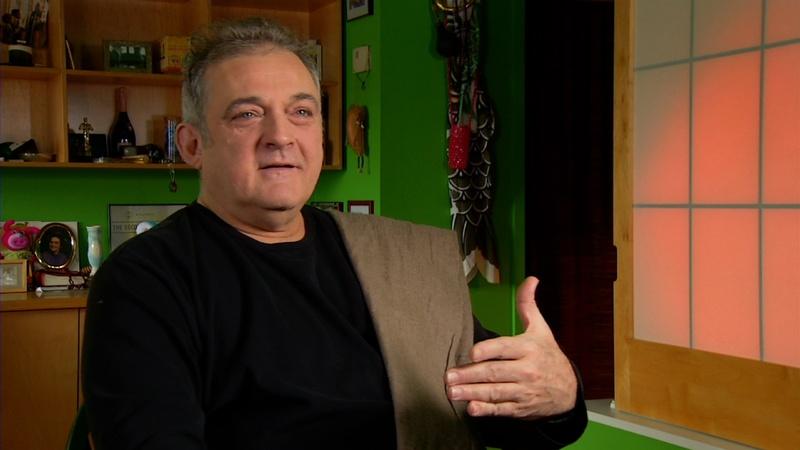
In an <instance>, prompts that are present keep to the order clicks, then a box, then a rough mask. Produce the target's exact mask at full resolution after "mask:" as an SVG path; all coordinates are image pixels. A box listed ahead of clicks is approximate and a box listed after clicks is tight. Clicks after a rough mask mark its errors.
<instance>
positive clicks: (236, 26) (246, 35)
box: [181, 17, 320, 139]
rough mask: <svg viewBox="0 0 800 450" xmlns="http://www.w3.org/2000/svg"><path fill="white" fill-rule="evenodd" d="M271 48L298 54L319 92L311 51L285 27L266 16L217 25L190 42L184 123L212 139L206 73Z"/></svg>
mask: <svg viewBox="0 0 800 450" xmlns="http://www.w3.org/2000/svg"><path fill="white" fill-rule="evenodd" d="M270 45H271V46H274V47H276V48H280V49H283V50H287V51H290V52H292V53H294V54H295V55H297V57H298V58H300V61H302V62H303V64H304V65H305V66H306V68H307V69H308V72H309V73H310V74H311V77H312V78H313V79H314V83H315V84H316V86H317V90H319V88H320V82H319V68H318V67H317V65H316V61H315V59H314V58H313V57H312V56H311V54H310V53H309V48H308V47H307V46H306V45H305V44H304V43H303V42H302V41H300V40H299V39H298V38H297V37H296V36H295V35H294V34H293V33H292V32H291V31H289V30H288V29H287V28H286V27H284V26H283V25H280V24H278V23H277V22H274V21H271V20H269V19H265V18H263V17H251V18H247V19H243V20H230V21H221V22H214V23H211V24H209V25H207V26H206V27H204V28H201V29H200V30H198V31H196V32H195V33H194V34H192V37H191V39H190V41H189V52H188V54H187V55H186V58H185V59H184V61H183V74H184V79H183V89H182V94H183V95H182V105H181V106H182V108H183V120H184V121H185V122H188V123H190V124H192V125H194V126H196V127H198V128H199V129H200V131H201V133H202V135H203V138H204V139H206V138H208V133H207V127H206V123H205V119H204V109H205V108H204V106H205V100H206V89H205V88H206V86H205V82H204V77H205V73H206V71H207V70H208V68H209V67H210V66H211V65H212V64H214V63H217V62H219V61H222V60H225V59H228V58H233V57H236V56H241V55H246V54H251V53H256V52H258V51H260V50H262V49H263V48H264V46H270Z"/></svg>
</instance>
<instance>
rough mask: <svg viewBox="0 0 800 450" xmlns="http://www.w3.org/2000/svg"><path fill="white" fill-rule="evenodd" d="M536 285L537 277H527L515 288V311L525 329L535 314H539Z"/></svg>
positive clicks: (532, 321) (537, 282) (537, 283)
mask: <svg viewBox="0 0 800 450" xmlns="http://www.w3.org/2000/svg"><path fill="white" fill-rule="evenodd" d="M538 285H539V279H538V278H536V277H527V278H525V281H523V282H522V284H520V285H519V288H517V311H518V312H519V317H520V319H522V325H523V328H524V329H525V330H527V329H528V327H530V325H531V323H534V322H535V321H536V316H537V315H538V316H541V314H540V313H539V307H538V306H536V286H538Z"/></svg>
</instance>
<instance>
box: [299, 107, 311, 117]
mask: <svg viewBox="0 0 800 450" xmlns="http://www.w3.org/2000/svg"><path fill="white" fill-rule="evenodd" d="M295 113H296V114H297V115H298V116H300V117H311V116H313V115H314V113H313V112H312V111H311V110H310V109H307V108H299V109H298V110H297V111H296V112H295Z"/></svg>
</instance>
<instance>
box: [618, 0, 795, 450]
mask: <svg viewBox="0 0 800 450" xmlns="http://www.w3.org/2000/svg"><path fill="white" fill-rule="evenodd" d="M635 3H636V2H635V0H617V1H616V2H615V13H614V14H615V24H614V33H615V36H614V40H615V44H614V45H615V49H614V52H615V62H614V66H615V67H614V69H615V73H614V87H615V92H614V111H615V115H614V148H615V158H614V178H615V182H614V241H615V245H616V246H617V249H618V255H619V256H618V277H617V282H616V285H615V293H614V296H615V306H614V349H615V357H614V367H615V400H616V406H617V408H618V409H619V410H621V411H625V412H629V413H633V414H639V415H642V416H647V417H651V418H654V419H657V420H662V421H665V422H668V423H671V424H675V425H680V426H685V427H687V428H691V429H694V430H697V431H701V432H705V433H709V434H712V435H716V436H719V437H722V438H725V439H730V440H734V441H738V442H741V443H744V444H747V445H753V446H757V447H763V448H790V447H791V448H798V447H800V369H798V368H794V367H788V366H782V365H778V364H772V363H767V362H762V361H755V360H749V359H744V358H737V357H733V356H726V355H721V354H716V353H710V352H705V351H700V350H693V349H689V348H681V347H676V346H671V345H665V344H658V343H653V342H647V341H642V340H638V339H635V338H634V328H633V327H634V320H633V318H634V315H633V308H634V298H633V239H634V236H633V120H634V115H633V114H634V111H633V105H634V99H633V94H634V89H633V87H634V86H633V79H634V78H633V49H634V44H635V42H634V36H635V34H634V19H635V9H634V8H635Z"/></svg>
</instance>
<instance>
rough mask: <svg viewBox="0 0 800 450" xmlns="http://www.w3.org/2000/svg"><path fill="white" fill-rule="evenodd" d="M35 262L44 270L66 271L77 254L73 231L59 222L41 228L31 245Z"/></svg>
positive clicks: (75, 238) (76, 243)
mask: <svg viewBox="0 0 800 450" xmlns="http://www.w3.org/2000/svg"><path fill="white" fill-rule="evenodd" d="M33 254H34V255H35V256H36V262H37V263H39V265H40V266H42V267H44V268H45V269H51V270H59V269H68V268H69V266H70V264H71V263H72V262H73V261H76V260H77V258H76V256H77V254H78V238H77V235H76V234H75V231H73V229H71V228H70V227H68V226H67V225H65V224H63V223H61V222H51V223H48V224H47V225H45V226H43V227H42V229H41V230H40V231H39V234H38V236H36V242H35V243H34V245H33Z"/></svg>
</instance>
